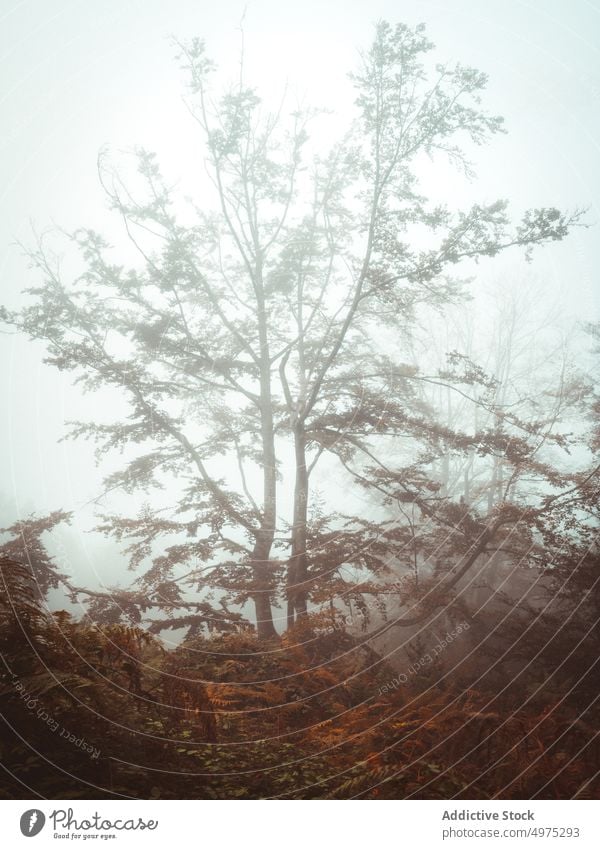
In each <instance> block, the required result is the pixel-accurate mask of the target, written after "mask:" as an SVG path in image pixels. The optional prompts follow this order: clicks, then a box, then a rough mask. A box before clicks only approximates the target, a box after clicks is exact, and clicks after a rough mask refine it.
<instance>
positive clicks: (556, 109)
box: [0, 0, 600, 530]
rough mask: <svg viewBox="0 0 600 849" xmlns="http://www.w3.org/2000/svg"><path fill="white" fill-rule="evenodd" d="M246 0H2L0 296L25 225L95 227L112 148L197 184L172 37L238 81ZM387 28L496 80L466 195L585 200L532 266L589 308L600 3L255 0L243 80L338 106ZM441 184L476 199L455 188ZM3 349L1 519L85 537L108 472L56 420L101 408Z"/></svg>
mask: <svg viewBox="0 0 600 849" xmlns="http://www.w3.org/2000/svg"><path fill="white" fill-rule="evenodd" d="M244 5H245V4H244V3H243V2H233V0H222V1H221V2H220V3H216V2H211V3H208V2H203V0H193V1H192V0H169V2H164V0H143V2H142V0H102V2H99V3H92V2H90V0H87V2H84V0H79V2H63V0H34V2H27V0H23V2H9V0H0V69H1V73H0V114H1V118H2V130H3V132H2V135H1V137H0V149H1V155H0V197H1V203H0V292H1V295H0V301H2V302H4V303H15V302H16V301H17V300H18V293H19V291H20V290H21V289H22V288H23V287H24V286H26V285H30V284H31V283H34V282H35V280H33V279H32V278H31V276H30V273H29V272H28V271H27V267H26V264H25V263H24V261H23V259H22V258H21V256H20V254H19V250H18V249H17V248H15V247H14V244H13V243H14V241H15V240H16V239H21V240H23V241H25V242H27V241H30V240H31V235H30V234H31V229H30V222H31V221H33V222H34V223H35V225H36V226H37V227H38V228H39V229H43V228H44V227H46V226H47V225H49V224H50V223H51V222H52V221H55V222H57V223H59V224H61V225H64V226H66V227H69V228H70V227H75V226H78V225H83V224H85V225H91V226H95V227H98V228H99V229H103V226H104V223H105V222H106V220H107V218H106V212H105V211H104V203H105V201H104V198H103V196H102V193H101V190H100V188H99V186H98V183H97V178H96V156H97V153H98V150H99V148H100V147H102V146H103V145H105V144H109V145H111V147H113V148H126V147H129V146H131V145H134V144H142V145H144V146H146V147H148V148H150V149H153V150H156V151H157V153H158V154H159V158H160V161H161V163H162V164H163V166H164V168H165V171H166V173H167V175H168V176H169V177H173V178H174V179H180V180H181V185H182V187H183V188H185V187H186V182H185V181H186V180H192V181H193V179H194V174H195V173H197V172H198V167H199V159H198V151H197V148H196V139H195V138H194V136H193V134H192V133H191V132H190V131H191V130H192V125H191V124H190V119H189V117H188V115H187V113H186V111H185V109H184V107H183V105H182V103H181V99H180V94H181V91H182V76H181V73H180V71H179V70H178V68H177V63H176V62H175V61H174V59H173V52H174V51H173V48H172V46H171V45H170V43H169V40H168V36H169V35H175V36H177V37H178V38H181V39H187V38H189V37H191V36H193V35H198V36H200V37H202V38H205V39H206V41H207V44H208V50H209V53H210V55H211V56H212V57H213V58H214V59H215V60H216V61H217V62H218V63H219V64H220V65H221V66H222V67H224V68H225V69H226V76H231V77H232V76H233V75H234V74H235V73H236V62H237V51H238V48H239V32H238V30H237V27H238V24H239V21H240V18H241V16H242V13H243V9H244ZM378 18H387V19H388V20H390V21H391V22H392V23H394V22H396V21H405V22H407V23H409V24H415V23H418V22H419V21H424V22H425V23H426V24H427V25H428V34H429V37H430V38H431V39H432V40H433V41H434V42H435V43H436V45H437V47H438V55H439V59H440V61H442V60H446V59H448V60H458V61H460V62H462V63H464V64H468V65H474V66H475V67H478V68H480V69H481V70H483V71H486V72H487V73H488V74H489V76H490V85H489V90H488V98H487V106H488V108H489V110H490V111H492V112H494V113H497V114H502V115H504V116H505V118H506V121H507V128H508V129H509V135H508V136H503V137H499V138H497V139H495V140H494V141H493V143H492V145H491V146H490V147H489V149H486V150H485V151H483V152H482V156H481V160H480V163H479V164H480V168H479V173H480V179H479V180H478V182H477V183H476V184H475V185H474V186H472V187H471V188H470V189H469V198H468V200H469V201H470V200H471V199H472V197H473V196H475V195H476V196H478V198H479V199H480V200H481V201H490V200H493V199H495V198H496V197H508V198H511V199H513V200H514V202H515V206H516V209H521V208H523V207H526V206H542V205H556V206H559V207H562V208H574V207H576V206H580V207H581V206H584V207H589V208H590V211H589V213H588V220H589V221H590V223H592V224H593V225H594V226H593V227H591V228H590V229H589V230H586V231H581V230H580V231H577V232H576V233H575V234H574V235H573V236H572V237H571V238H570V239H569V241H568V242H567V243H566V244H563V245H559V246H556V247H554V246H553V247H552V248H551V249H550V250H548V251H544V252H543V255H542V254H540V255H539V258H538V261H537V262H536V264H535V265H534V268H533V272H532V273H534V274H535V275H536V279H537V281H538V284H539V282H540V281H542V284H543V286H545V287H547V290H548V293H549V299H550V300H554V301H555V302H557V303H558V305H559V308H560V310H561V311H562V313H563V315H566V316H568V317H570V318H578V317H579V318H581V317H583V318H593V317H594V315H596V316H597V314H598V304H599V298H598V291H599V288H598V279H597V274H598V268H599V266H600V247H599V245H598V242H599V240H598V234H599V232H600V231H599V229H598V227H599V226H600V215H599V214H598V207H599V206H600V203H599V201H600V167H599V164H598V163H599V159H600V157H599V153H600V145H599V142H600V49H599V47H600V2H587V0H570V2H565V0H535V2H518V0H503V2H498V1H497V0H486V2H485V3H482V2H481V0H450V2H432V0H419V2H406V1H405V0H399V2H388V0H369V2H364V1H363V0H360V2H356V0H355V2H349V1H348V0H346V2H343V0H329V2H323V0H321V1H320V2H316V0H302V2H294V3H291V2H282V0H252V2H249V3H248V4H247V12H246V19H245V24H244V28H245V33H246V59H247V69H248V79H249V81H252V82H256V84H257V85H258V87H259V88H266V90H267V91H269V92H270V93H275V92H276V91H278V90H280V89H281V88H282V87H283V85H284V83H285V81H286V80H288V81H289V83H290V86H291V87H292V90H297V91H298V92H300V93H304V94H306V99H307V101H309V102H313V103H315V104H316V105H323V106H329V107H334V108H335V107H339V108H340V109H341V110H342V111H343V110H344V107H345V105H347V104H348V102H349V99H350V98H351V97H352V93H351V89H350V87H349V83H348V82H347V78H346V73H347V72H348V71H349V70H351V69H352V68H353V67H354V66H355V62H356V56H357V49H358V48H359V47H361V46H364V47H366V46H368V43H369V40H370V37H371V25H372V23H373V22H374V21H375V20H377V19H378ZM332 121H333V124H332V127H333V128H334V127H335V120H334V119H332ZM432 187H433V186H432ZM445 189H446V192H447V193H448V192H450V193H451V194H454V192H456V196H455V197H453V198H452V200H453V201H455V203H456V204H457V205H460V204H461V202H464V203H465V204H466V202H467V199H466V197H465V196H463V195H462V194H461V193H462V191H463V190H462V188H461V182H460V181H458V180H457V181H456V183H453V182H450V183H448V184H447V185H446V186H445ZM0 357H1V358H2V359H1V361H2V370H1V373H0V391H1V396H0V397H1V398H2V400H3V403H2V408H1V412H0V446H1V447H0V475H1V476H0V519H2V518H3V515H6V516H7V517H8V518H10V517H12V516H16V515H19V514H22V513H27V512H29V510H31V509H34V508H35V509H36V510H40V511H43V510H46V509H51V508H58V507H64V508H66V509H75V510H76V511H78V516H80V520H81V524H80V528H81V529H82V530H83V528H85V527H89V524H90V515H89V512H86V510H83V509H82V505H83V504H84V503H85V502H86V501H88V500H89V499H91V498H93V497H94V496H95V495H97V493H98V491H99V489H100V480H101V477H102V470H95V469H94V468H93V466H92V463H91V461H90V456H91V447H90V446H89V445H87V444H85V443H82V444H79V445H73V444H72V443H66V444H65V443H62V444H61V445H58V446H57V443H56V441H57V438H58V437H59V436H60V435H61V433H62V431H63V420H64V419H65V418H70V417H77V416H79V414H80V412H81V410H82V409H84V410H87V411H89V412H90V413H91V414H92V415H93V412H94V403H95V402H94V401H93V399H88V400H87V401H86V403H85V404H83V405H82V404H81V403H80V402H79V401H78V400H77V393H76V392H74V391H73V390H71V389H70V388H69V385H68V376H67V377H65V376H63V375H60V374H58V373H56V372H55V371H53V370H50V369H48V368H46V367H44V366H43V365H41V349H40V348H37V347H35V346H32V345H31V344H30V343H28V342H27V341H26V340H19V339H15V338H13V337H4V336H0ZM104 471H106V469H105V470H104Z"/></svg>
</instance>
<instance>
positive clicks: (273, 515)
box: [252, 268, 277, 640]
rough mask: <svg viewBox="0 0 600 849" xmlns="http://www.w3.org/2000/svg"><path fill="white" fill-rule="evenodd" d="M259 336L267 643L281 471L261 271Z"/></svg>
mask: <svg viewBox="0 0 600 849" xmlns="http://www.w3.org/2000/svg"><path fill="white" fill-rule="evenodd" d="M256 279H257V281H259V283H257V301H258V332H259V341H260V353H261V357H260V429H261V440H262V466H263V516H262V522H261V528H260V531H259V532H258V534H257V537H256V542H255V544H254V551H253V553H252V571H253V579H254V581H253V582H254V590H255V592H254V595H253V598H254V606H255V609H256V628H257V633H258V638H259V639H260V640H267V639H270V638H271V637H276V636H277V631H276V630H275V625H274V624H273V613H272V611H271V596H270V580H269V578H270V574H269V572H270V569H269V556H270V554H271V547H272V545H273V539H274V537H275V524H276V521H277V477H276V475H277V470H276V458H275V431H274V427H273V399H272V396H271V364H270V360H269V343H268V336H267V332H268V331H267V320H266V311H265V303H264V295H263V290H262V275H261V270H260V268H258V269H257V273H256Z"/></svg>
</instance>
